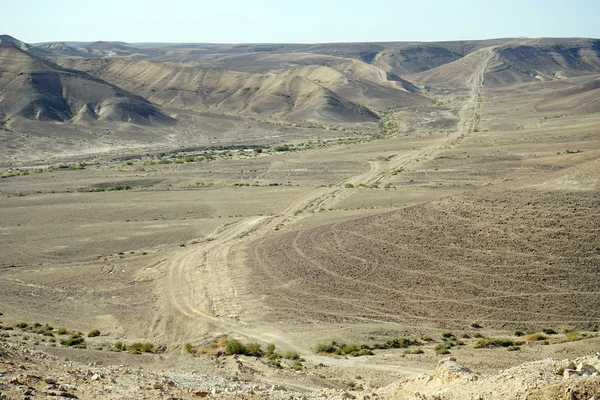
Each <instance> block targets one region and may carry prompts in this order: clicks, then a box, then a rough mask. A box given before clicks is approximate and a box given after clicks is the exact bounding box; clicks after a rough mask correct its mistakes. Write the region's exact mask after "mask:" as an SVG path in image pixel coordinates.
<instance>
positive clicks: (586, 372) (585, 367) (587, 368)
mask: <svg viewBox="0 0 600 400" xmlns="http://www.w3.org/2000/svg"><path fill="white" fill-rule="evenodd" d="M577 371H578V372H580V373H581V375H583V376H591V375H593V374H594V373H596V372H598V370H597V369H596V368H594V367H592V366H591V365H589V364H584V363H579V365H578V366H577Z"/></svg>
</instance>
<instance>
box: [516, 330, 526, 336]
mask: <svg viewBox="0 0 600 400" xmlns="http://www.w3.org/2000/svg"><path fill="white" fill-rule="evenodd" d="M515 336H517V337H521V336H525V332H523V331H515Z"/></svg>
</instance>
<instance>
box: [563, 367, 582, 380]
mask: <svg viewBox="0 0 600 400" xmlns="http://www.w3.org/2000/svg"><path fill="white" fill-rule="evenodd" d="M579 375H580V374H579V372H578V371H576V370H574V369H566V370H565V372H564V373H563V378H564V379H568V378H570V377H572V376H579Z"/></svg>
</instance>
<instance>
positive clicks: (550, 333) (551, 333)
mask: <svg viewBox="0 0 600 400" xmlns="http://www.w3.org/2000/svg"><path fill="white" fill-rule="evenodd" d="M542 332H544V333H545V334H546V335H556V331H555V330H554V329H552V328H545V329H543V330H542Z"/></svg>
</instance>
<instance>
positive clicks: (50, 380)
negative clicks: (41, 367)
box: [44, 376, 58, 385]
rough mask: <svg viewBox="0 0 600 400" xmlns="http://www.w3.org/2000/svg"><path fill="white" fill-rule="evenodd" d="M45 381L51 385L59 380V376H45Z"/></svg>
mask: <svg viewBox="0 0 600 400" xmlns="http://www.w3.org/2000/svg"><path fill="white" fill-rule="evenodd" d="M44 382H46V383H47V384H49V385H55V384H56V383H57V382H58V378H57V377H56V376H47V377H45V378H44Z"/></svg>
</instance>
